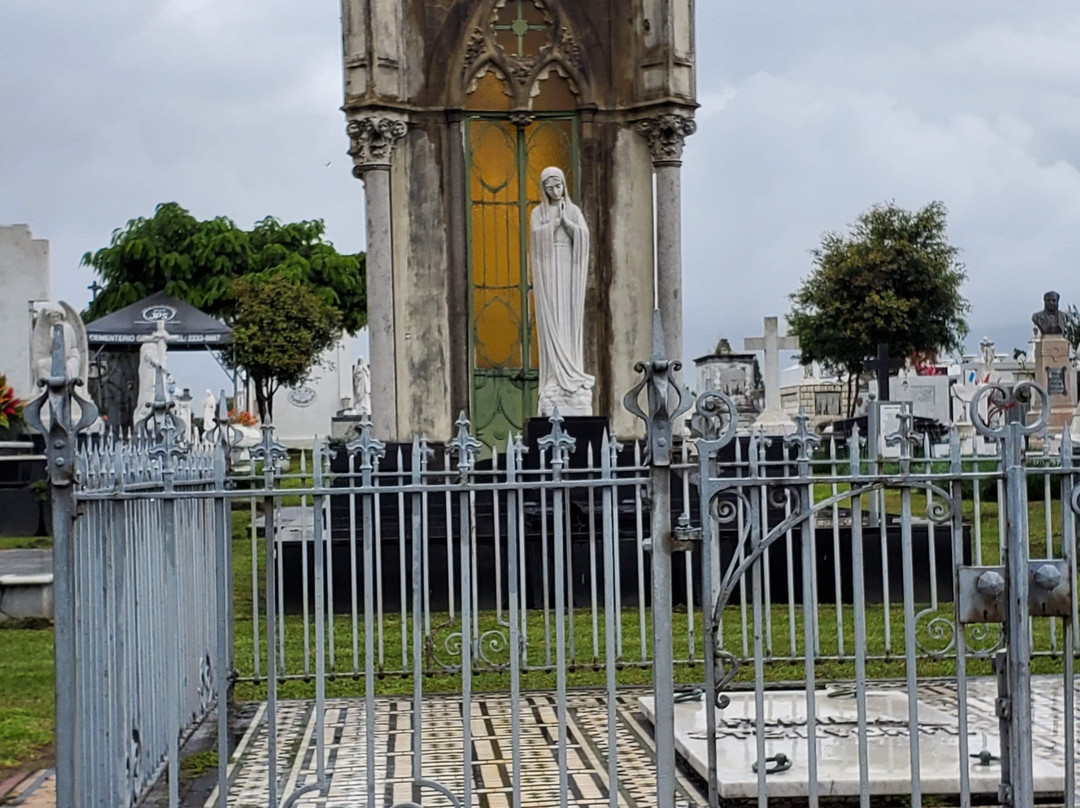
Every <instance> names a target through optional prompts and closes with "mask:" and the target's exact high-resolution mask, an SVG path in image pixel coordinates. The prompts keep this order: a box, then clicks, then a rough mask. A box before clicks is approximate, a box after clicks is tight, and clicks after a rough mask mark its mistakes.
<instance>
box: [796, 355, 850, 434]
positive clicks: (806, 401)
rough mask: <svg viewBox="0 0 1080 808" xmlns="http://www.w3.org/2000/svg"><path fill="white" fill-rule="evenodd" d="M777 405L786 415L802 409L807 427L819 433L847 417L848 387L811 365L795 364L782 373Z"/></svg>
mask: <svg viewBox="0 0 1080 808" xmlns="http://www.w3.org/2000/svg"><path fill="white" fill-rule="evenodd" d="M782 378H783V379H784V383H783V386H782V387H781V389H780V402H781V405H782V406H783V408H784V412H786V413H787V414H788V415H789V416H794V415H796V414H797V413H798V412H799V410H802V411H803V412H804V413H806V415H807V416H808V417H809V418H810V422H809V425H810V428H811V429H813V430H814V431H815V432H817V431H820V430H821V429H823V428H825V427H826V426H828V425H829V424H832V423H833V422H835V421H841V420H843V419H845V418H847V412H848V411H847V385H846V384H844V383H843V382H841V381H839V380H838V379H836V378H835V377H833V376H829V375H827V374H825V373H823V372H822V371H821V369H820V368H818V367H815V366H814V365H797V366H794V367H789V368H786V369H785V370H784V372H783V376H782Z"/></svg>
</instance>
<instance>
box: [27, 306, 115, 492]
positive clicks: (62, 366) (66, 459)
mask: <svg viewBox="0 0 1080 808" xmlns="http://www.w3.org/2000/svg"><path fill="white" fill-rule="evenodd" d="M66 356H67V354H66V349H65V346H64V326H63V325H62V324H60V323H57V324H56V325H54V326H53V343H52V367H51V368H50V371H49V377H48V378H47V379H41V380H39V381H38V385H39V386H40V387H43V388H45V392H43V393H42V394H41V395H40V396H39V397H38V398H36V399H34V400H33V401H31V402H30V403H29V404H27V405H26V410H25V411H24V414H23V417H24V418H25V419H26V422H27V423H28V424H30V426H32V427H34V428H35V429H36V430H38V432H40V433H41V434H43V435H47V436H48V441H47V443H46V445H45V446H46V453H47V455H48V461H49V481H50V482H51V483H52V485H53V486H54V487H56V488H66V487H68V486H70V485H71V484H72V483H74V482H75V443H76V438H77V436H78V434H79V432H81V431H82V430H84V429H86V428H87V427H88V426H90V425H91V424H92V423H94V421H96V420H97V417H98V409H97V407H96V406H94V404H93V402H91V401H88V400H86V399H84V398H82V397H81V396H80V395H79V394H78V393H76V392H75V390H76V388H77V387H81V386H82V384H83V381H82V379H71V378H68V375H67V360H66ZM46 404H48V405H49V417H48V421H49V425H48V427H46V426H45V423H44V419H43V418H42V413H43V410H44V407H45V405H46ZM73 404H77V405H78V406H79V420H78V421H74V420H73V418H72V405H73Z"/></svg>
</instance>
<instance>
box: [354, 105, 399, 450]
mask: <svg viewBox="0 0 1080 808" xmlns="http://www.w3.org/2000/svg"><path fill="white" fill-rule="evenodd" d="M347 131H348V134H349V140H350V147H349V154H350V155H352V158H353V162H354V166H353V176H355V177H356V178H357V179H361V180H363V181H364V192H365V200H364V201H365V209H366V212H367V256H366V258H367V305H368V345H369V347H368V353H369V354H370V357H371V358H370V365H371V421H372V425H373V426H374V429H375V434H376V435H377V436H378V437H380V438H384V439H387V440H391V441H396V440H400V439H401V436H400V435H398V418H397V413H398V410H397V388H398V384H397V351H396V349H395V339H394V253H393V240H392V233H391V212H390V161H391V159H392V158H393V155H394V146H395V144H396V143H397V141H398V140H400V139H401V138H402V137H404V136H405V131H406V126H405V122H404V121H401V120H398V119H396V118H381V117H367V118H357V119H355V120H351V121H349V124H348V127H347Z"/></svg>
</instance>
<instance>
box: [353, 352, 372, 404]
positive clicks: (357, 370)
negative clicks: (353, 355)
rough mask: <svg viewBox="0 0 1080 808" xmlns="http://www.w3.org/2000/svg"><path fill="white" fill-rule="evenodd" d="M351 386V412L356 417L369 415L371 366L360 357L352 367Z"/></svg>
mask: <svg viewBox="0 0 1080 808" xmlns="http://www.w3.org/2000/svg"><path fill="white" fill-rule="evenodd" d="M352 386H353V400H352V410H353V412H355V413H356V414H357V415H371V366H370V365H368V361H367V359H365V358H364V357H362V356H361V357H360V358H359V359H358V360H356V364H355V365H353V372H352Z"/></svg>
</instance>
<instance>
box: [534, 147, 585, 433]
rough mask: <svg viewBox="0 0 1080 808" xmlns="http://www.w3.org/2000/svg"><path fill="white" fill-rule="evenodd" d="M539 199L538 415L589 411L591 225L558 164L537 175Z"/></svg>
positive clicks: (536, 251)
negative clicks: (586, 339)
mask: <svg viewBox="0 0 1080 808" xmlns="http://www.w3.org/2000/svg"><path fill="white" fill-rule="evenodd" d="M540 187H541V189H542V191H543V200H542V201H541V203H540V204H539V205H537V206H536V208H535V209H534V210H533V212H532V221H531V228H530V231H531V232H530V237H529V256H530V258H531V263H532V283H533V298H534V301H535V305H536V330H537V338H538V341H539V347H540V407H539V409H540V414H541V415H551V413H552V412H553V411H554V410H555V408H556V407H557V408H558V409H559V413H560V414H561V415H592V388H593V384H594V382H595V379H594V378H593V377H592V376H590V375H589V374H588V373H586V372H585V369H584V365H585V362H584V336H585V328H584V326H585V286H586V284H587V283H588V274H589V226H588V224H586V222H585V217H584V215H582V213H581V208H579V207H578V206H577V205H575V204H574V203H573V202H571V201H570V200H569V199H567V198H566V177H565V176H564V174H563V172H562V170H561V169H558V168H554V167H550V168H545V169H544V170H543V171H542V172H541V174H540Z"/></svg>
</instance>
